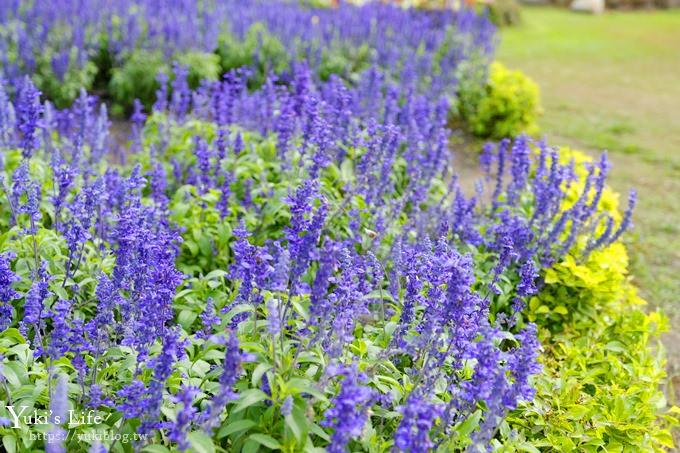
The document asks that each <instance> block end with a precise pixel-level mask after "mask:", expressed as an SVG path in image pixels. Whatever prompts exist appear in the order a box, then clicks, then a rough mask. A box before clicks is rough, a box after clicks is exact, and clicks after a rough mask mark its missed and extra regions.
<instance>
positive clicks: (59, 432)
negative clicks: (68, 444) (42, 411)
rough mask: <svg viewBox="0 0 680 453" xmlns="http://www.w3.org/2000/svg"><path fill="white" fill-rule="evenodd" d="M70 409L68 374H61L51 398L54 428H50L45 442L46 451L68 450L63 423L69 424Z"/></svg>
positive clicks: (52, 452) (51, 417)
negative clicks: (64, 444)
mask: <svg viewBox="0 0 680 453" xmlns="http://www.w3.org/2000/svg"><path fill="white" fill-rule="evenodd" d="M68 410H69V408H68V381H67V379H66V376H64V375H59V377H58V378H57V385H56V386H55V388H54V390H53V391H52V397H51V399H50V417H49V422H50V423H51V424H52V428H50V430H49V432H48V434H47V442H45V451H46V452H48V453H65V452H66V449H65V448H64V446H63V443H64V441H65V440H66V431H65V430H64V429H63V428H62V427H61V425H68Z"/></svg>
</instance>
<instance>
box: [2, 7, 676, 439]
mask: <svg viewBox="0 0 680 453" xmlns="http://www.w3.org/2000/svg"><path fill="white" fill-rule="evenodd" d="M122 3H123V2H121V4H122ZM113 4H114V5H115V4H116V3H113ZM149 4H150V3H149ZM36 5H37V4H36ZM187 5H194V4H193V2H187ZM194 6H195V5H194ZM258 8H260V7H259V6H258V7H257V8H256V7H253V10H252V11H254V12H256V15H255V16H253V17H258V18H260V17H269V16H268V13H266V12H264V11H262V10H261V9H258ZM281 8H283V9H282V10H285V11H288V9H286V8H290V10H291V11H297V10H296V9H295V8H293V7H285V8H284V7H283V6H281ZM375 8H376V9H379V8H380V7H377V6H376V7H375ZM246 11H250V10H248V9H246ZM299 11H301V12H296V13H295V14H301V15H302V14H309V12H308V10H299ZM348 11H354V14H356V12H357V11H359V12H361V11H366V10H351V9H348V10H343V9H341V11H340V12H339V13H338V14H339V16H338V17H341V18H343V17H344V16H343V14H347V15H351V14H350V12H348ZM367 11H372V10H367ZM390 11H392V10H390ZM395 11H396V10H395ZM254 14H255V13H254ZM291 14H293V13H291ZM394 14H404V15H405V16H404V17H410V16H408V14H410V13H407V12H399V13H396V12H395V13H394ZM243 17H244V19H243V20H244V23H248V22H247V17H248V16H247V15H244V16H243ZM324 17H325V16H324ZM328 17H329V18H330V17H335V16H332V14H331V12H328ZM400 17H401V16H400ZM419 17H428V18H430V19H429V20H436V18H437V17H439V16H436V15H433V16H429V15H428V16H419ZM352 19H353V20H356V21H357V22H358V23H363V22H361V21H362V20H363V19H359V18H353V17H352ZM271 20H272V21H275V16H274V15H273V16H272V19H271ZM333 20H335V19H333ZM347 20H348V21H349V20H350V19H347ZM293 23H295V22H293ZM282 24H283V23H282ZM281 26H283V25H281ZM248 27H250V25H248ZM248 27H246V26H244V27H243V30H246V29H247V28H248ZM348 28H352V27H348ZM289 33H290V34H291V36H293V33H294V31H292V30H291V31H289ZM114 35H115V34H114ZM237 35H238V34H237ZM125 36H127V35H125ZM245 36H247V32H246V35H245ZM280 36H284V33H283V32H281V33H280ZM359 36H362V38H360V39H361V40H363V39H365V34H359ZM303 37H304V36H303ZM290 39H293V38H290ZM246 40H247V39H246ZM369 42H370V41H369ZM240 45H242V44H239V46H240ZM246 47H247V46H246ZM229 54H230V55H231V54H232V53H231V52H230V53H229ZM249 65H251V63H247V64H246V65H245V66H246V67H251V68H252V66H249ZM175 68H176V69H175V71H174V72H173V78H172V80H170V81H168V83H161V84H158V85H157V86H156V87H155V88H156V91H155V92H154V96H153V97H154V100H155V101H154V106H153V109H152V110H148V109H147V110H145V109H144V108H143V104H142V103H141V102H139V101H138V102H135V103H134V108H133V115H132V120H131V136H130V139H129V141H128V143H127V144H126V145H125V146H124V147H122V148H121V147H120V146H117V144H116V143H115V141H114V140H113V139H112V137H111V135H112V134H111V130H110V124H109V120H108V117H107V113H106V108H105V107H104V106H103V104H102V105H101V106H100V105H99V104H98V102H97V99H96V98H94V97H90V96H88V95H87V94H86V92H85V91H81V92H80V95H79V97H78V98H77V99H76V101H75V102H74V104H73V106H72V107H71V108H68V109H65V110H58V109H55V108H54V107H53V106H52V104H50V103H49V102H44V103H43V102H42V101H41V98H40V92H39V91H38V90H37V89H36V87H35V86H34V84H33V83H32V82H31V81H30V80H29V79H28V78H26V79H19V80H15V81H14V82H12V83H11V84H10V85H7V86H5V85H0V87H1V89H0V147H2V151H3V153H2V161H0V162H1V163H2V166H1V167H0V168H1V172H0V178H1V179H0V180H1V182H2V185H1V190H2V192H3V194H2V195H3V196H2V198H1V200H0V228H1V230H0V231H1V233H2V234H1V235H0V295H2V297H1V298H0V316H1V318H0V324H1V326H0V328H1V330H2V332H1V333H0V354H2V362H0V363H1V364H2V373H0V384H2V385H0V398H2V400H3V405H2V406H1V407H0V417H1V418H0V422H1V423H0V436H2V442H3V447H4V448H5V450H7V451H32V450H41V449H46V450H49V451H86V450H88V449H89V450H90V451H125V452H127V451H135V450H141V451H150V452H159V451H170V450H188V451H205V452H210V451H246V452H254V451H287V452H294V451H324V450H325V451H329V452H334V451H337V452H342V451H369V452H378V451H404V452H407V451H408V452H419V451H431V450H437V451H464V450H470V451H477V450H485V449H489V448H491V449H496V450H501V451H515V450H519V451H537V450H540V449H544V450H546V451H551V450H554V451H567V450H573V449H578V450H586V451H600V450H602V451H605V450H606V451H610V450H617V449H618V450H622V451H630V450H632V449H637V448H645V449H647V450H660V449H662V448H663V447H664V446H669V445H670V444H672V440H671V439H670V434H669V428H670V427H671V426H672V425H673V424H674V423H676V416H675V415H674V414H676V413H677V412H678V411H677V409H675V408H673V409H671V410H666V408H665V402H664V400H663V395H662V393H661V392H660V389H659V387H660V384H661V383H662V382H663V379H664V371H663V366H664V364H663V358H662V355H661V352H656V351H655V350H653V349H651V348H650V346H651V344H652V342H653V341H654V338H656V336H657V335H658V332H659V331H661V330H663V328H664V319H663V317H662V316H661V315H659V314H657V313H650V314H645V313H644V312H642V311H640V310H639V308H638V307H637V306H638V305H640V304H641V301H640V299H639V298H638V297H637V296H636V295H635V290H634V287H633V286H632V284H631V283H630V279H629V277H628V276H627V258H626V254H625V248H624V247H623V245H622V243H621V238H622V237H623V234H624V233H625V231H626V230H627V229H628V228H629V227H630V225H631V216H632V210H633V207H634V204H635V194H634V192H633V193H631V195H630V197H629V202H628V206H627V207H626V208H625V209H623V210H622V209H620V208H619V205H618V195H617V194H615V193H614V192H612V191H611V190H610V189H608V188H607V186H606V178H607V173H608V171H609V163H608V161H607V159H606V155H603V156H602V157H601V158H600V159H598V160H596V161H592V160H590V159H588V158H587V157H585V156H584V155H582V154H580V153H578V152H574V151H570V150H560V149H557V148H551V147H549V146H548V145H547V144H545V143H543V142H537V141H534V140H532V139H530V138H529V137H527V136H525V135H519V136H518V137H517V138H516V139H514V140H509V139H504V140H502V141H500V142H499V143H497V144H489V145H487V146H486V147H485V149H484V152H483V153H482V155H481V159H480V160H481V164H482V169H483V170H484V173H485V176H484V177H483V178H482V180H480V181H479V184H478V188H477V191H476V192H475V193H474V194H473V195H466V194H465V193H464V192H463V190H462V189H461V187H460V186H459V185H458V183H457V178H456V177H455V175H454V174H453V170H454V169H453V168H451V163H450V154H449V148H448V142H447V138H448V136H449V133H450V131H449V129H448V128H447V124H449V121H448V120H449V111H450V108H449V107H450V102H449V101H451V99H448V97H447V96H443V97H439V96H438V94H437V93H436V92H423V91H421V90H416V89H413V85H411V84H409V83H407V81H406V80H404V78H403V75H401V76H399V77H397V78H394V77H393V75H394V74H392V75H390V73H389V72H385V70H384V68H383V69H381V68H380V66H377V67H374V68H373V69H367V70H366V71H362V72H359V73H357V74H356V77H355V79H354V80H353V81H351V83H348V81H347V80H346V79H343V78H342V77H340V76H339V75H336V74H329V76H328V78H327V80H323V79H324V78H325V77H319V74H318V72H317V71H318V68H319V66H318V65H316V64H314V62H311V63H307V62H304V61H301V62H292V63H291V66H290V70H289V73H288V74H287V76H286V79H285V81H284V80H282V79H281V78H280V77H275V76H272V75H271V74H270V73H268V72H267V73H266V74H267V75H266V76H265V77H263V78H262V79H261V80H259V81H258V83H257V84H253V72H252V71H250V70H244V69H243V68H242V65H239V69H232V70H230V71H229V72H227V73H226V74H225V76H224V77H223V78H222V79H221V80H220V81H212V82H210V81H203V82H201V83H200V84H199V85H198V86H197V89H196V90H193V91H192V89H191V85H192V82H191V77H192V75H191V71H190V70H189V69H188V68H187V67H183V66H181V65H180V64H177V65H176V66H175ZM419 77H422V74H420V75H419ZM446 77H450V74H449V75H447V76H446ZM418 80H420V82H419V83H421V82H423V83H425V82H426V81H425V79H422V78H420V79H418ZM397 82H399V83H397ZM426 86H427V85H426V84H425V85H423V87H426ZM255 88H257V89H255ZM10 92H11V93H15V99H14V100H10V96H9V95H8V94H7V93H10ZM20 412H21V414H23V415H24V416H25V417H24V416H20V415H19V413H20Z"/></svg>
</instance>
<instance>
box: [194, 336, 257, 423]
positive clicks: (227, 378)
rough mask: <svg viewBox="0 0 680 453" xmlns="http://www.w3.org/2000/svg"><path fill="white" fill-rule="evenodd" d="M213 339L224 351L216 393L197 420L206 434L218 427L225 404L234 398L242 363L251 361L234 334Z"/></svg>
mask: <svg viewBox="0 0 680 453" xmlns="http://www.w3.org/2000/svg"><path fill="white" fill-rule="evenodd" d="M214 339H215V340H216V341H218V342H220V343H222V344H224V345H225V347H226V349H225V353H224V362H223V366H222V374H221V375H220V381H219V383H220V387H219V390H218V393H217V394H216V395H215V396H213V397H212V399H211V400H210V402H209V404H208V406H207V407H206V409H204V410H203V412H202V413H201V415H200V419H199V421H200V423H201V425H202V427H203V429H205V430H206V431H208V432H212V431H213V430H214V429H215V428H216V427H217V426H218V425H219V421H220V416H221V414H222V412H223V411H224V408H225V407H226V405H227V403H229V401H232V400H233V399H235V398H236V393H235V392H234V385H235V384H236V382H237V381H238V378H239V377H240V376H241V372H242V369H243V368H242V366H243V363H244V362H247V361H250V360H251V357H250V356H248V355H246V354H244V353H243V352H242V351H241V349H240V347H239V342H238V338H237V336H236V334H235V333H233V332H230V333H229V334H228V335H227V336H226V338H225V337H216V338H214Z"/></svg>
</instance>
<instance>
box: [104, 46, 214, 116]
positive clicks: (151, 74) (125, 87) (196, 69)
mask: <svg viewBox="0 0 680 453" xmlns="http://www.w3.org/2000/svg"><path fill="white" fill-rule="evenodd" d="M174 61H176V62H177V63H179V64H180V65H181V66H183V67H186V68H187V69H188V71H189V74H188V77H187V79H188V82H189V86H190V87H191V88H192V89H195V88H196V87H198V85H199V84H200V81H201V80H203V79H210V80H217V79H218V78H219V76H220V74H221V71H220V64H219V57H218V56H217V55H214V54H210V53H205V52H187V53H184V54H179V55H176V56H175V57H174ZM161 72H163V73H165V74H168V75H169V77H170V79H172V76H173V74H172V67H171V66H170V64H169V63H168V60H167V59H166V58H165V57H164V56H163V55H162V54H161V53H160V52H148V51H144V50H139V51H136V52H134V53H133V54H132V55H130V58H128V59H127V60H126V61H125V63H124V64H123V66H121V67H118V68H114V69H113V71H112V76H111V82H110V83H109V93H110V95H111V98H112V99H113V101H114V109H113V112H114V114H115V115H118V116H120V115H127V114H129V113H130V112H131V110H132V106H133V103H134V100H135V99H139V100H140V101H141V102H142V104H143V105H144V107H145V108H146V109H147V110H150V109H151V106H152V105H153V103H154V101H155V99H156V90H158V89H159V88H160V85H159V84H158V80H157V78H158V75H159V74H160V73H161Z"/></svg>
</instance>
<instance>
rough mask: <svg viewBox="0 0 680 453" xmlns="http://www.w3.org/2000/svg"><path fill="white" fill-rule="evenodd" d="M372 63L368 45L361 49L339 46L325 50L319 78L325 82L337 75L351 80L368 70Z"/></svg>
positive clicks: (362, 46)
mask: <svg viewBox="0 0 680 453" xmlns="http://www.w3.org/2000/svg"><path fill="white" fill-rule="evenodd" d="M370 61H371V48H370V47H369V46H368V44H363V45H361V46H359V47H349V46H338V47H336V48H333V49H329V50H325V51H324V53H323V56H322V58H321V63H320V64H319V69H318V71H319V78H320V79H321V80H324V81H325V80H328V79H329V78H330V76H331V75H332V74H335V75H338V76H340V77H342V78H344V79H346V80H351V79H353V78H355V77H356V76H357V75H358V74H359V73H360V72H361V71H363V70H364V69H366V68H367V67H368V66H369V65H370Z"/></svg>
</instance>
